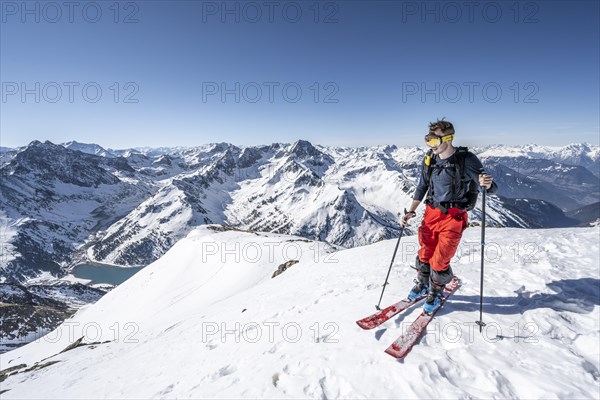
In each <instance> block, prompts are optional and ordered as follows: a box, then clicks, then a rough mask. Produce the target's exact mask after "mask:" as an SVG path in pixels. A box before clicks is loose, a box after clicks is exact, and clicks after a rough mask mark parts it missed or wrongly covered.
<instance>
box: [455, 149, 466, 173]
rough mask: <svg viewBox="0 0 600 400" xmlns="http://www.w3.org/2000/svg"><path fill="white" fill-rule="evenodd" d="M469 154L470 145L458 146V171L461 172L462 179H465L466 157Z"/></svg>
mask: <svg viewBox="0 0 600 400" xmlns="http://www.w3.org/2000/svg"><path fill="white" fill-rule="evenodd" d="M467 154H469V148H468V147H464V146H461V147H457V148H456V160H457V161H458V172H459V173H460V177H461V179H462V180H464V179H465V158H467Z"/></svg>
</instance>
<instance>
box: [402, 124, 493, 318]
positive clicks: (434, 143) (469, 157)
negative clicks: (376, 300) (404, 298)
mask: <svg viewBox="0 0 600 400" xmlns="http://www.w3.org/2000/svg"><path fill="white" fill-rule="evenodd" d="M453 138H454V126H453V125H452V124H451V123H450V122H449V121H444V119H443V118H442V120H437V121H436V122H432V123H430V124H429V134H428V135H427V136H426V137H425V141H426V143H427V145H428V146H429V147H430V149H431V151H430V152H429V153H428V154H427V156H426V160H425V162H424V163H423V167H422V169H421V174H420V178H419V184H418V186H417V189H416V191H415V194H414V196H413V202H412V204H411V206H410V209H409V211H407V212H406V214H405V215H404V216H403V218H402V225H403V226H404V225H406V224H407V223H408V221H409V220H410V219H411V218H412V217H414V216H415V210H416V209H417V207H418V206H419V204H420V203H421V201H422V200H423V197H425V194H426V193H427V201H426V204H427V206H426V209H425V216H424V218H423V222H422V223H421V226H420V227H419V244H420V245H421V248H420V250H419V253H418V256H417V260H416V269H417V271H418V272H417V280H416V285H415V286H414V287H413V288H412V290H411V291H410V293H409V294H408V298H409V299H410V300H413V299H416V298H419V297H421V296H425V295H427V300H426V301H425V304H424V306H423V311H424V312H425V313H427V314H431V313H433V312H434V311H435V310H436V309H437V308H438V307H439V306H440V304H441V296H442V293H443V290H444V287H445V285H446V284H448V283H449V282H450V281H451V280H452V277H453V274H452V268H451V267H450V259H451V258H452V257H453V256H454V253H456V249H457V248H458V244H459V243H460V239H461V236H462V233H463V231H464V230H465V228H466V227H467V224H468V222H467V210H468V209H470V208H472V206H473V205H474V204H470V203H473V200H474V199H476V192H475V198H473V197H472V196H471V195H470V192H469V187H470V186H471V182H478V183H479V186H480V187H481V188H483V189H484V190H486V191H487V193H494V192H496V190H497V185H496V183H495V182H493V178H492V176H491V175H488V174H485V173H483V165H482V164H481V161H479V159H478V158H477V156H475V155H474V154H473V153H470V152H469V151H468V150H467V149H466V148H456V147H454V145H453V144H452V140H453ZM461 158H462V159H461ZM460 166H462V169H463V171H460V169H461V168H460ZM473 187H474V188H475V190H477V188H476V187H475V186H473Z"/></svg>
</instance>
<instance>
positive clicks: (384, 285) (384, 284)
mask: <svg viewBox="0 0 600 400" xmlns="http://www.w3.org/2000/svg"><path fill="white" fill-rule="evenodd" d="M404 214H406V209H404ZM402 234H404V225H402V228H400V236H398V241H397V242H396V248H395V249H394V255H393V256H392V262H390V268H388V272H387V275H386V277H385V282H384V283H383V289H382V290H381V296H379V303H377V305H376V306H375V308H376V309H378V310H381V308H380V307H379V306H380V305H381V299H383V292H385V287H386V286H387V284H388V278H389V277H390V272H391V271H392V265H394V259H395V258H396V253H397V252H398V246H400V239H402Z"/></svg>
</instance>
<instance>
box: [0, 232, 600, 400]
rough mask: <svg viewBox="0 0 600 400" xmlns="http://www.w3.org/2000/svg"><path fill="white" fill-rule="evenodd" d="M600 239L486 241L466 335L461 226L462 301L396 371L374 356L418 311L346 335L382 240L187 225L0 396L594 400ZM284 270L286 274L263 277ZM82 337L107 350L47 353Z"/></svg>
mask: <svg viewBox="0 0 600 400" xmlns="http://www.w3.org/2000/svg"><path fill="white" fill-rule="evenodd" d="M599 234H600V228H597V227H596V228H569V229H549V230H523V229H508V228H490V229H488V231H487V232H486V239H487V249H488V250H487V252H486V255H487V263H486V269H485V281H484V288H485V304H484V316H483V319H484V321H485V322H486V323H487V326H486V328H485V329H484V332H483V334H480V333H479V332H478V331H477V330H476V327H475V324H474V321H475V320H477V319H478V316H479V304H478V301H479V272H480V271H479V257H480V253H479V252H480V248H479V229H467V231H466V232H465V235H464V239H463V242H462V244H461V247H460V249H459V253H458V255H457V257H455V259H454V261H453V264H452V265H453V268H454V271H455V273H456V274H457V275H458V276H460V277H461V278H462V281H463V286H462V288H461V289H459V291H458V292H457V293H456V294H455V295H453V297H452V299H451V300H450V301H449V302H448V303H447V304H446V306H445V308H444V309H442V310H441V311H440V312H439V313H438V316H437V317H436V319H435V320H434V321H433V322H432V323H431V325H430V328H429V330H428V332H427V333H426V335H425V336H424V337H423V338H422V339H421V341H420V343H419V344H418V345H417V346H416V347H415V348H414V349H413V350H412V352H411V353H410V354H409V355H408V356H407V357H406V359H405V360H403V361H401V362H399V361H397V360H395V359H393V358H391V357H390V356H389V355H387V354H385V353H384V352H383V351H384V350H385V348H386V347H387V346H388V345H389V344H390V343H391V342H392V341H394V340H395V339H396V338H397V337H398V336H399V335H400V334H401V333H402V330H403V329H405V328H406V325H407V323H408V322H410V321H411V320H412V319H413V318H415V317H416V315H417V314H418V312H419V309H418V307H417V308H414V309H412V310H409V311H408V312H406V313H403V314H400V316H398V317H397V318H393V319H392V320H390V321H388V322H386V323H385V324H384V325H382V326H381V327H380V328H378V329H376V330H374V331H363V330H361V329H360V328H358V326H356V324H355V321H356V320H357V319H359V318H362V317H364V316H366V315H368V314H370V313H372V312H373V311H374V307H373V305H374V304H375V303H376V302H377V299H378V298H379V293H380V290H381V283H382V281H383V279H384V278H385V274H386V272H387V268H388V265H389V261H390V257H391V254H392V251H393V249H394V246H395V244H396V240H386V241H380V242H378V243H375V244H372V245H368V246H363V247H358V248H353V249H345V250H340V251H337V252H333V249H332V248H331V247H327V246H325V245H323V244H319V243H318V242H313V241H307V240H306V239H302V238H296V237H293V236H286V235H276V234H263V233H260V234H257V233H252V232H244V231H225V232H218V231H214V230H211V229H210V228H208V227H201V228H197V229H195V230H193V231H192V232H191V233H190V234H189V235H188V236H187V237H186V238H184V239H182V240H180V241H179V242H178V243H177V244H176V245H175V246H173V247H172V248H171V249H170V250H169V251H168V252H167V253H166V254H165V255H164V256H163V257H162V258H160V259H159V260H157V261H156V262H154V263H153V264H151V265H150V266H148V267H146V268H145V269H143V270H142V271H140V272H139V273H138V274H136V275H134V276H133V277H132V278H131V279H130V280H128V281H126V282H125V283H123V284H122V285H120V286H118V287H116V288H115V289H114V290H112V291H111V292H109V293H108V294H107V295H105V296H104V297H103V298H102V299H100V300H99V301H98V302H97V303H96V304H94V305H91V306H85V307H84V308H82V309H80V310H79V311H78V312H77V314H76V315H75V316H74V317H73V318H71V319H70V320H67V321H65V323H64V324H63V325H62V326H61V327H60V328H58V329H57V330H56V331H55V332H51V333H50V334H49V335H48V336H47V337H45V338H43V339H41V340H38V341H36V342H33V343H30V344H28V345H26V346H24V347H22V348H19V349H16V350H13V351H11V352H8V353H6V354H3V355H2V357H1V358H0V368H1V369H5V368H7V367H11V366H15V365H18V364H21V363H25V364H27V365H28V366H32V365H33V364H34V363H35V362H41V360H44V361H43V363H46V362H50V361H60V362H58V363H56V364H53V365H51V366H48V367H45V368H41V369H39V370H36V371H30V372H23V373H19V374H15V375H12V376H9V377H8V378H7V379H6V380H5V381H4V382H2V390H8V391H7V392H5V393H3V394H2V396H3V398H5V399H10V398H61V399H65V398H92V397H93V398H154V397H158V398H165V397H168V398H213V397H217V398H241V397H250V398H306V397H310V398H348V397H352V398H456V397H460V398H472V397H476V398H598V397H600V392H599V389H600V387H599V384H598V380H599V379H600V373H599V371H600V360H599V356H600V350H599V343H600V340H599V339H600V337H599V336H600V312H599V311H600V308H599V307H600V292H599V274H600V265H599V263H600V260H599V257H598V254H599V250H600V249H599V243H598V236H599ZM417 248H418V244H417V240H416V237H414V236H410V237H405V238H403V239H402V245H401V247H400V252H399V255H398V257H397V260H396V263H395V266H394V269H393V270H392V274H391V276H390V285H389V286H388V288H387V291H386V294H385V296H384V300H383V303H384V304H389V303H391V302H393V301H396V300H397V299H399V298H400V297H403V296H405V295H406V293H407V292H408V290H409V289H410V287H411V286H412V282H411V281H412V278H413V276H414V271H413V270H412V269H411V268H409V266H410V265H411V264H412V263H413V262H414V257H415V252H416V250H417ZM271 249H272V250H273V251H271ZM284 250H285V251H284ZM290 258H292V259H298V260H299V261H300V262H299V263H297V264H295V265H294V266H292V267H291V268H289V270H287V271H285V272H284V273H283V274H281V275H279V276H277V277H276V278H274V279H271V274H272V273H273V271H274V270H276V269H277V266H278V265H279V264H281V263H282V262H284V261H286V260H287V259H290ZM82 331H85V333H86V339H85V343H91V342H101V341H105V340H111V341H110V342H108V343H104V344H97V345H94V346H83V347H78V348H76V349H73V350H69V351H66V352H64V353H60V354H59V352H60V351H61V350H63V349H64V348H65V347H66V346H67V345H68V344H69V343H72V342H73V341H74V340H76V339H77V338H79V337H80V336H82ZM47 357H49V358H47ZM21 369H23V368H21Z"/></svg>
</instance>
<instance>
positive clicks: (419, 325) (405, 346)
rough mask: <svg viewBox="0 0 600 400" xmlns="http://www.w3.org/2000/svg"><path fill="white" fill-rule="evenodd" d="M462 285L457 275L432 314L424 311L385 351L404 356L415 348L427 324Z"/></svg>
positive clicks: (399, 356) (396, 355)
mask: <svg viewBox="0 0 600 400" xmlns="http://www.w3.org/2000/svg"><path fill="white" fill-rule="evenodd" d="M459 287H460V280H459V279H458V278H457V277H454V279H453V280H452V282H450V284H449V285H448V287H446V289H444V296H443V298H442V303H441V304H440V306H439V307H438V308H437V309H436V310H435V311H434V312H433V313H432V314H431V315H427V314H425V313H423V312H421V314H420V315H419V316H418V317H417V319H415V321H414V322H413V323H412V324H411V325H410V326H409V327H408V331H407V332H406V333H405V334H404V335H402V336H400V337H399V338H398V339H396V341H395V342H394V343H392V344H391V345H390V347H388V348H387V349H386V350H385V352H386V353H388V354H389V355H391V356H392V357H396V358H404V357H406V355H407V354H408V353H409V352H410V350H411V349H412V348H413V346H414V345H415V343H417V340H419V338H420V337H421V335H422V334H423V332H424V331H425V329H426V328H427V324H429V322H430V321H431V320H432V319H433V317H434V316H435V314H436V313H437V312H438V311H439V310H440V308H442V307H443V306H444V303H445V302H446V300H447V299H448V297H450V295H451V294H452V293H454V292H456V290H457V289H458V288H459Z"/></svg>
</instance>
